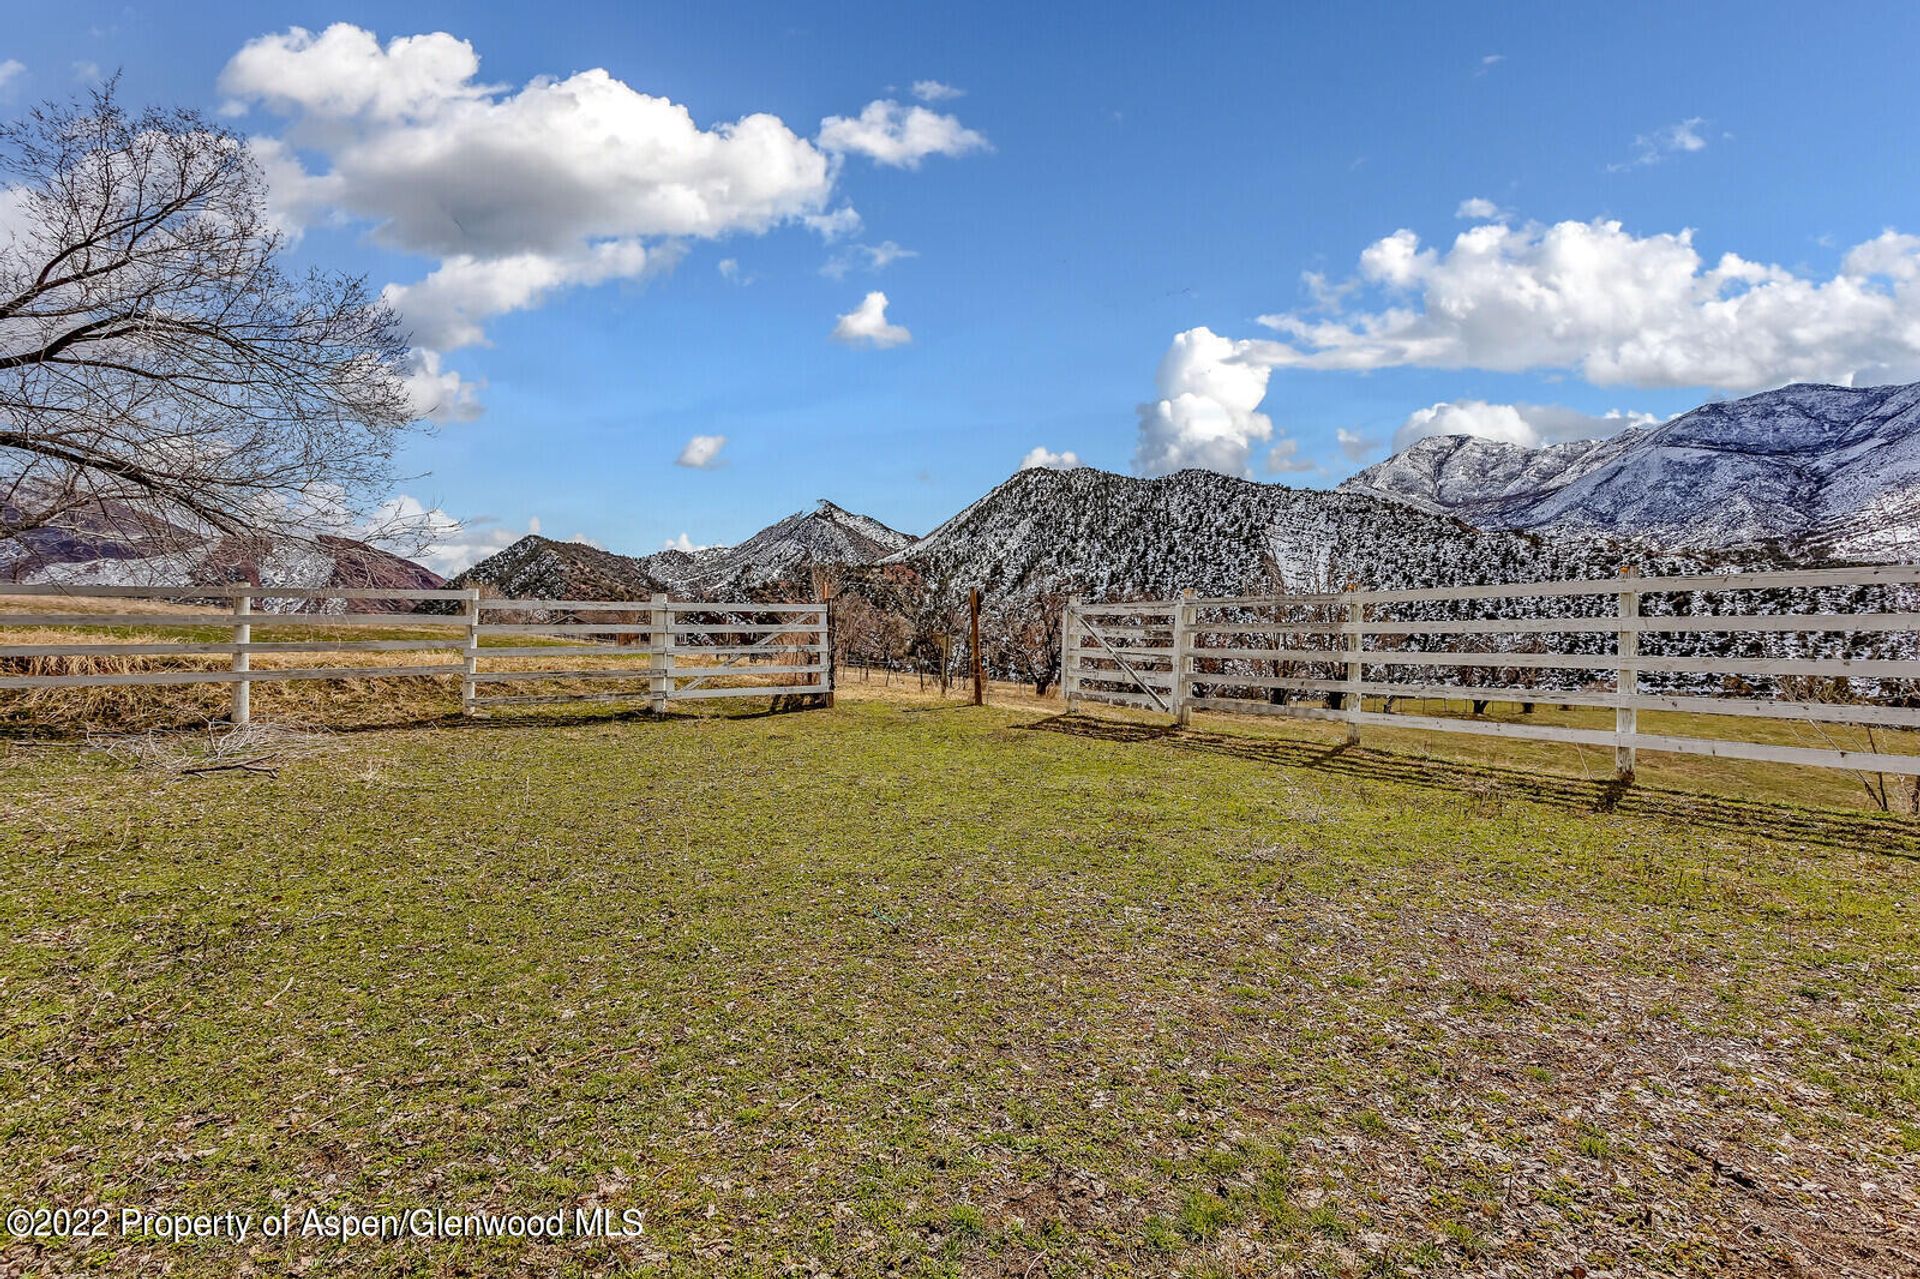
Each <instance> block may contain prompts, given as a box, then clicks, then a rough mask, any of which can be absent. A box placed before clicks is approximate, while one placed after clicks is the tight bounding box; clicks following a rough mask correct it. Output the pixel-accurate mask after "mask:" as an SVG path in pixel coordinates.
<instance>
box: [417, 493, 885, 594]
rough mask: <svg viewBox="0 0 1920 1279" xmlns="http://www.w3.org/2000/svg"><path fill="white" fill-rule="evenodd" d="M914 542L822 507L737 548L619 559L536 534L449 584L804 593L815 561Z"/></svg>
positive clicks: (573, 590)
mask: <svg viewBox="0 0 1920 1279" xmlns="http://www.w3.org/2000/svg"><path fill="white" fill-rule="evenodd" d="M912 541H913V539H912V538H910V537H908V536H907V535H906V534H904V533H900V532H897V531H895V530H894V529H890V528H888V527H887V526H886V525H884V524H882V523H881V522H880V521H878V520H876V519H873V518H872V517H871V516H866V515H858V514H855V513H854V512H852V511H848V510H844V509H842V508H840V507H838V506H835V505H834V504H833V503H832V502H822V503H821V504H820V505H819V507H818V508H817V509H815V510H812V511H797V512H795V513H794V514H792V515H789V516H787V517H786V518H785V519H783V520H780V521H779V522H778V523H775V524H772V525H769V526H768V527H766V528H763V529H761V530H760V531H759V532H758V533H755V534H754V535H753V536H752V537H750V538H748V539H747V540H746V541H744V542H741V543H740V544H739V545H737V546H708V547H703V548H701V549H700V550H697V551H681V550H666V551H657V552H655V553H654V554H652V555H638V556H635V555H617V554H615V553H614V552H612V551H603V550H601V549H599V548H598V547H593V546H588V545H586V544H585V543H582V542H556V541H553V540H552V539H551V538H545V537H541V536H539V535H537V534H535V535H532V536H528V537H523V538H521V539H520V540H519V541H517V542H515V543H514V544H513V545H512V546H509V547H507V548H506V549H505V550H503V551H500V552H499V553H498V554H495V555H492V556H489V557H488V558H486V559H484V560H481V561H480V562H479V563H478V564H475V565H474V566H473V567H472V568H470V569H468V570H467V571H466V572H464V573H462V574H460V575H459V576H458V577H456V578H454V579H453V581H452V583H451V585H453V586H458V587H466V586H473V585H478V584H482V583H485V584H487V585H490V586H492V587H493V588H494V589H495V590H497V591H498V592H499V593H500V594H502V595H510V596H517V597H520V598H523V599H588V600H590V599H645V598H646V597H648V596H649V595H652V594H653V593H654V592H656V591H665V592H668V593H670V594H674V595H681V596H687V595H694V596H706V597H708V598H713V599H717V598H721V597H724V596H739V595H750V596H752V595H758V594H760V593H763V592H765V591H767V590H769V589H772V588H784V589H788V590H793V589H798V590H802V591H806V590H811V588H812V583H811V581H810V580H809V577H810V572H811V570H812V568H813V566H814V565H816V564H835V565H838V564H872V563H874V562H876V561H878V560H880V559H883V558H885V557H886V556H888V555H890V554H892V553H894V552H896V551H898V550H901V549H902V548H904V547H906V546H907V545H909V544H910V543H911V542H912Z"/></svg>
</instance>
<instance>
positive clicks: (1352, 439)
mask: <svg viewBox="0 0 1920 1279" xmlns="http://www.w3.org/2000/svg"><path fill="white" fill-rule="evenodd" d="M1333 438H1334V441H1335V442H1336V443H1337V444H1339V445H1340V452H1341V453H1343V454H1345V456H1346V459H1347V460H1348V461H1349V462H1359V461H1363V460H1364V459H1366V458H1367V457H1368V456H1370V455H1371V454H1372V453H1373V451H1374V450H1375V449H1377V448H1379V447H1380V441H1379V440H1376V439H1374V438H1373V437H1372V436H1371V435H1362V434H1360V433H1359V432H1358V431H1349V430H1348V429H1347V428H1346V427H1344V426H1343V427H1341V428H1339V429H1338V430H1336V431H1335V432H1334V433H1333Z"/></svg>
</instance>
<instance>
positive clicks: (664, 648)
mask: <svg viewBox="0 0 1920 1279" xmlns="http://www.w3.org/2000/svg"><path fill="white" fill-rule="evenodd" d="M652 617H653V620H652V622H651V623H650V624H651V626H652V628H653V630H652V633H651V634H650V635H648V636H647V639H648V641H649V644H648V648H649V649H650V650H651V660H650V661H649V662H648V663H647V664H648V665H649V666H651V667H652V668H653V677H652V678H651V679H650V680H649V681H648V683H647V690H648V696H647V709H648V710H650V711H652V712H653V713H654V714H655V715H665V714H666V713H667V699H668V698H669V697H671V696H672V695H673V610H672V609H670V608H668V607H667V597H666V596H665V595H655V596H654V597H653V615H652Z"/></svg>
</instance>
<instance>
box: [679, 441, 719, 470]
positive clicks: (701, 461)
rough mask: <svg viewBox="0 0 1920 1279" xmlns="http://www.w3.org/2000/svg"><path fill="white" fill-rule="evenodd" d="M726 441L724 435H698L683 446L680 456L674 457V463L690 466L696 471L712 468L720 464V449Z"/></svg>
mask: <svg viewBox="0 0 1920 1279" xmlns="http://www.w3.org/2000/svg"><path fill="white" fill-rule="evenodd" d="M726 443H727V437H726V436H724V435H696V436H694V437H693V438H692V439H690V440H688V441H687V442H686V444H685V445H683V446H682V447H681V449H680V456H679V457H676V458H675V459H673V464H674V465H675V466H690V467H692V468H693V469H694V470H696V471H707V470H712V469H713V468H714V467H716V466H719V465H720V462H721V459H720V450H721V449H723V448H725V447H726Z"/></svg>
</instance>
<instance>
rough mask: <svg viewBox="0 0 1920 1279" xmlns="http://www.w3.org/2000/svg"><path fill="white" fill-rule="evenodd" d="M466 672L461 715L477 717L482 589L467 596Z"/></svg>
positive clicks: (476, 588) (463, 683)
mask: <svg viewBox="0 0 1920 1279" xmlns="http://www.w3.org/2000/svg"><path fill="white" fill-rule="evenodd" d="M464 656H465V659H466V660H465V662H464V664H463V665H464V670H463V671H462V672H461V675H460V713H461V714H462V715H477V714H479V707H477V706H476V705H475V704H474V703H475V699H476V698H477V697H478V695H479V690H478V689H477V688H476V686H475V685H476V681H475V680H474V678H473V677H474V676H475V675H478V674H479V673H480V588H479V587H475V588H474V589H473V590H472V591H470V592H469V593H468V596H467V651H466V653H465V655H464Z"/></svg>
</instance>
